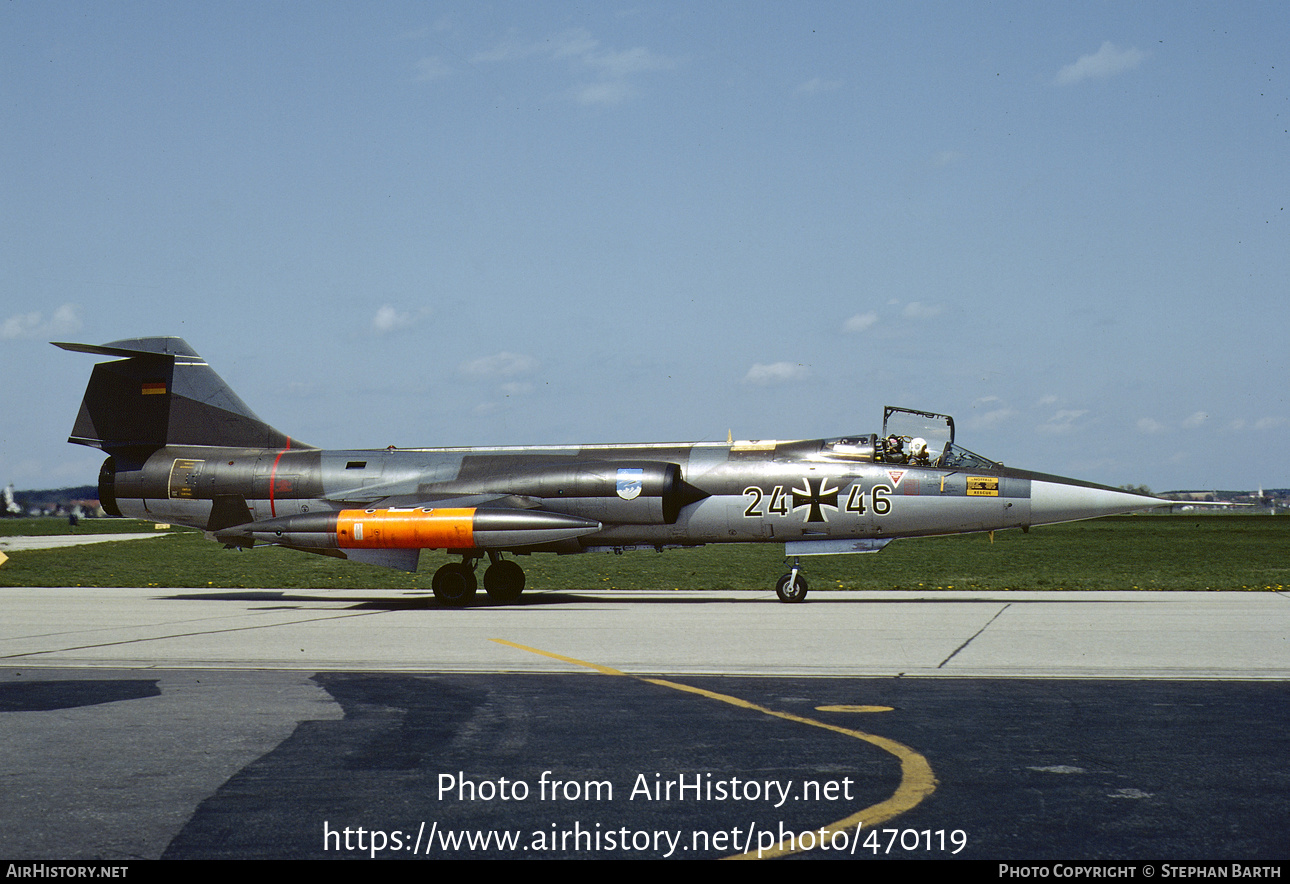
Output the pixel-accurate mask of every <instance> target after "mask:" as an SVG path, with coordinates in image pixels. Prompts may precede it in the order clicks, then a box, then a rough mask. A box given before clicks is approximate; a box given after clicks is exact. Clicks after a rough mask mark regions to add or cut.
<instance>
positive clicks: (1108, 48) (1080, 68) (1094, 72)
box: [1057, 41, 1147, 86]
mask: <svg viewBox="0 0 1290 884" xmlns="http://www.w3.org/2000/svg"><path fill="white" fill-rule="evenodd" d="M1146 57H1147V54H1146V53H1145V52H1143V51H1142V50H1141V49H1133V48H1130V49H1121V48H1120V47H1118V46H1116V45H1115V44H1114V43H1111V42H1110V41H1107V42H1106V43H1103V44H1102V48H1101V49H1099V50H1098V51H1097V52H1094V53H1093V54H1092V55H1081V56H1080V57H1079V59H1078V60H1077V61H1075V62H1074V63H1073V64H1068V65H1066V67H1064V68H1062V69H1061V70H1060V71H1058V72H1057V83H1058V85H1061V86H1070V85H1073V84H1075V83H1079V82H1082V81H1084V80H1090V79H1105V78H1107V77H1114V76H1115V75H1116V74H1122V73H1124V72H1125V71H1128V70H1132V69H1133V68H1136V67H1137V66H1138V65H1140V64H1141V63H1142V60H1143V59H1145V58H1146Z"/></svg>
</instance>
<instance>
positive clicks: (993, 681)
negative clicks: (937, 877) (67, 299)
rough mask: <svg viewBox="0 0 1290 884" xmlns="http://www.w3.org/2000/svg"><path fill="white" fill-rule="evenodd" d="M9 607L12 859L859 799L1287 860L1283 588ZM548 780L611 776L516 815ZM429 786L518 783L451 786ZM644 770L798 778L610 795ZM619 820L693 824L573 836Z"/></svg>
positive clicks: (6, 800) (756, 812)
mask: <svg viewBox="0 0 1290 884" xmlns="http://www.w3.org/2000/svg"><path fill="white" fill-rule="evenodd" d="M482 598H483V596H482V594H481V599H482ZM0 610H3V611H4V612H5V616H4V617H3V618H2V619H0V770H3V771H4V778H5V788H4V789H3V790H0V856H3V857H6V858H46V859H52V858H94V857H101V858H125V857H144V858H148V857H161V856H167V857H176V858H184V857H304V858H308V857H314V858H325V857H328V856H339V855H346V856H355V855H367V854H368V853H370V852H372V851H371V848H372V844H371V842H370V841H369V842H367V844H366V847H365V848H364V849H362V850H359V849H358V848H357V836H355V843H354V844H353V845H350V846H351V847H352V848H353V849H349V850H347V849H345V846H344V845H343V844H342V841H343V839H341V838H339V837H338V838H337V839H336V840H335V841H328V840H327V837H326V833H327V832H328V831H335V830H337V827H338V826H339V827H340V828H344V827H350V828H356V827H361V828H363V829H364V830H365V831H367V832H368V834H369V835H370V834H371V833H373V832H376V831H381V832H384V833H386V834H387V836H388V835H390V834H392V833H394V832H399V833H400V834H401V835H403V836H406V839H407V840H403V841H401V842H400V844H401V845H402V846H401V848H400V849H401V850H402V851H404V852H402V853H400V852H398V851H395V850H394V849H393V848H392V847H391V846H390V842H388V841H387V842H386V844H385V845H383V849H382V850H381V851H379V852H378V854H379V855H382V856H391V855H397V856H409V855H418V856H420V855H433V856H479V857H488V856H606V857H610V856H618V857H621V856H630V855H638V856H667V855H671V856H691V857H694V856H724V855H731V854H734V853H741V852H744V851H743V848H745V847H751V846H754V842H753V841H751V840H747V839H748V838H749V837H750V836H751V833H752V832H753V831H757V832H758V833H759V835H760V834H761V833H764V832H765V831H767V830H768V828H773V827H774V826H775V825H779V826H781V827H785V826H786V827H787V828H788V830H791V831H798V830H803V831H804V830H806V829H810V828H813V827H814V828H818V827H820V826H824V825H827V824H835V823H840V822H843V821H846V820H848V819H851V818H852V817H853V816H855V815H856V814H865V815H866V816H867V818H866V819H865V820H864V822H865V825H866V826H869V827H873V826H875V825H882V826H886V827H895V831H897V832H898V833H900V837H903V838H904V839H905V842H906V843H905V846H904V847H898V848H897V855H902V856H909V857H911V858H914V857H939V856H946V855H954V856H963V857H973V858H990V859H1000V858H1028V859H1034V858H1042V857H1051V858H1055V859H1073V858H1094V857H1110V858H1146V857H1150V858H1210V859H1219V858H1222V859H1275V858H1281V859H1284V858H1287V856H1290V847H1288V846H1287V845H1290V839H1288V838H1287V837H1286V830H1285V825H1284V822H1283V821H1284V820H1285V819H1287V818H1290V814H1287V811H1290V774H1288V773H1287V771H1286V766H1285V765H1284V763H1283V761H1282V759H1284V758H1285V757H1286V755H1287V752H1290V702H1287V700H1290V598H1288V597H1286V595H1284V594H1275V593H1249V594H1244V593H1241V594H1237V593H1059V592H1055V593H1029V592H1015V593H1014V592H1007V593H974V592H931V593H920V594H912V593H823V592H821V593H815V594H813V595H812V596H811V597H810V599H809V600H808V602H807V603H806V604H803V605H782V604H780V603H779V602H778V601H776V600H775V597H774V595H773V594H771V593H687V592H671V593H621V592H567V593H547V594H536V595H533V596H526V597H525V598H524V599H523V603H521V604H519V605H515V606H492V605H489V604H488V603H487V602H486V601H484V602H483V603H482V604H481V605H480V606H478V607H474V608H466V609H444V608H439V607H437V606H436V605H435V604H434V602H433V601H432V600H430V599H429V598H427V596H426V595H424V594H421V593H413V592H388V591H380V592H370V593H368V592H351V591H345V592H325V591H299V590H288V591H278V590H211V591H203V590H196V589H168V588H146V589H79V588H68V589H58V588H54V589H0ZM893 741H894V742H893ZM902 752H906V753H908V755H902V754H901V753H902ZM920 759H921V760H920ZM920 764H921V765H924V766H925V767H926V771H924V773H923V774H921V775H920V774H918V770H919V769H920V768H919V765H920ZM547 771H553V772H554V774H553V775H554V776H556V777H558V778H561V779H562V780H563V781H565V782H569V783H578V784H580V786H581V785H585V784H589V783H592V782H596V783H608V784H610V788H611V789H613V790H614V791H613V794H612V795H607V794H605V793H603V792H599V793H598V794H597V795H596V796H595V798H596V800H594V801H593V800H590V799H589V798H588V797H587V796H585V795H582V794H579V796H578V797H577V800H565V799H567V798H568V795H567V794H566V795H565V796H564V797H562V799H561V800H558V801H552V800H543V799H539V798H538V797H537V790H538V789H539V783H541V782H542V777H543V775H544V773H545V772H547ZM445 775H450V776H452V777H457V778H458V780H469V781H471V783H472V788H474V786H476V785H480V784H483V783H484V782H485V781H488V782H491V783H492V784H493V787H494V788H496V784H497V782H498V781H499V780H502V779H506V780H508V781H509V782H510V783H511V784H515V783H517V782H523V783H525V784H526V786H527V787H529V788H531V790H532V794H531V795H530V796H529V797H528V798H527V799H526V800H509V801H504V800H500V799H496V798H494V799H487V800H486V799H485V798H483V797H482V793H480V792H472V793H469V794H467V793H452V792H450V793H449V794H448V795H447V797H445V796H444V795H443V792H442V786H443V782H444V781H443V779H442V778H443V777H444V776H445ZM642 776H644V777H645V783H646V785H650V784H654V783H660V784H662V783H666V782H668V781H673V782H675V781H677V780H682V781H684V778H685V777H695V778H698V779H697V780H695V781H696V782H702V783H712V782H717V783H727V784H729V783H730V782H731V781H732V780H737V781H739V782H740V783H745V784H746V783H748V782H751V781H757V782H759V783H764V784H767V787H766V788H767V790H768V792H769V788H770V787H769V784H770V783H778V784H780V786H781V787H783V788H788V789H790V790H792V789H796V790H797V791H795V792H793V791H790V792H789V793H786V794H787V795H788V797H786V798H785V799H784V800H782V801H778V802H777V801H776V800H767V798H766V796H765V795H760V794H759V795H757V796H756V797H755V798H754V797H750V796H749V795H748V794H746V793H741V794H740V796H739V797H738V798H727V799H725V800H704V799H702V798H698V799H695V798H694V796H693V795H692V794H691V793H684V794H681V795H680V797H677V796H673V797H672V798H671V799H669V800H653V799H650V798H647V797H645V796H642V795H640V794H636V795H635V797H629V796H632V794H633V792H634V791H635V790H637V789H638V787H639V786H640V785H641V780H640V777H642ZM920 776H921V779H920ZM844 781H847V782H846V783H845V790H846V795H847V797H846V798H844V797H843V795H842V792H843V790H844ZM808 782H814V783H817V784H818V786H819V788H820V789H822V790H823V791H822V792H821V793H819V794H815V795H813V796H809V797H808V796H807V795H806V794H805V791H804V790H805V784H807V783H808ZM829 784H833V797H829ZM600 788H602V789H603V788H604V787H600ZM899 796H904V797H903V798H900V800H897V798H899ZM910 796H913V797H912V798H910ZM905 799H909V800H908V801H906V803H905V804H901V801H902V800H905ZM893 802H894V803H893ZM897 805H899V806H897ZM893 808H895V810H893ZM889 812H890V814H889V815H887V816H884V814H888V813H889ZM422 823H424V824H425V826H421V824H422ZM431 826H433V827H436V828H435V831H437V832H438V836H439V838H440V841H439V842H438V844H437V846H435V847H434V848H433V849H426V850H425V851H422V850H421V849H420V848H419V847H418V848H417V849H416V850H411V848H410V846H409V845H411V843H412V841H411V833H412V832H414V831H419V832H421V833H422V834H424V832H425V831H427V829H426V827H431ZM328 827H331V828H330V829H329V828H328ZM438 827H442V828H438ZM579 827H581V829H579ZM611 830H613V831H615V832H627V831H629V830H630V831H631V832H632V833H633V835H634V834H635V833H637V832H647V831H648V832H652V833H656V834H657V833H659V832H663V831H667V832H670V833H672V834H674V835H675V836H676V837H677V838H678V839H682V840H681V841H677V842H675V845H676V846H675V848H674V849H673V850H672V851H671V852H670V853H669V851H668V844H667V842H666V840H664V842H663V843H661V844H659V843H657V842H656V843H654V844H652V845H649V846H648V847H646V848H643V849H636V847H635V845H633V847H632V849H630V850H624V849H623V848H622V847H621V845H618V844H617V840H621V838H622V837H626V836H622V835H620V836H619V837H618V839H617V840H615V844H614V845H613V846H612V847H611V846H610V845H609V842H608V841H606V840H604V839H600V840H593V839H592V838H591V837H590V835H588V837H587V838H586V839H584V840H579V831H581V832H582V833H583V834H586V833H600V834H603V833H607V832H609V831H611ZM843 830H846V831H850V832H852V833H853V834H854V832H856V831H861V830H854V829H847V828H846V827H843ZM445 831H450V832H454V833H457V832H466V831H469V832H475V833H483V832H491V833H493V834H494V836H496V837H497V838H500V837H501V835H502V834H503V833H507V832H512V831H513V832H516V833H521V834H522V835H523V837H524V838H526V839H531V838H532V837H533V836H534V834H535V833H542V835H543V836H544V837H545V836H546V835H547V834H550V835H551V836H552V837H551V843H550V844H547V843H546V842H545V841H544V842H542V843H537V842H533V841H531V840H525V841H522V842H519V843H518V844H508V845H503V844H502V842H501V841H500V840H498V841H495V842H492V843H489V844H487V845H484V846H479V847H477V849H474V850H470V849H467V848H466V847H464V846H462V845H458V846H456V847H454V846H453V845H452V843H451V842H446V843H445V842H444V841H443V840H442V839H443V836H444V832H445ZM733 831H739V832H741V833H743V835H744V836H745V840H744V841H743V842H739V841H738V839H737V838H734V837H732V836H729V835H727V836H725V840H722V841H720V843H719V844H718V842H716V841H713V840H712V839H713V838H714V836H716V835H717V833H730V832H733ZM864 831H867V830H864ZM922 831H928V832H937V831H940V832H943V833H944V834H945V837H946V838H952V836H953V833H955V832H959V833H962V838H963V840H964V842H965V844H966V846H964V847H963V849H962V850H960V851H959V852H957V853H955V852H953V848H954V847H955V846H956V843H955V842H954V841H953V840H951V841H949V842H946V843H949V844H950V846H949V847H948V848H945V847H942V846H940V844H939V843H937V844H932V843H930V841H929V842H928V843H926V844H924V843H922V841H920V837H921V836H918V835H917V834H914V833H916V832H922ZM556 836H565V838H564V841H563V842H560V841H559V839H558V838H557V837H556ZM929 837H931V836H929ZM923 840H926V839H923ZM932 840H935V839H934V838H932ZM854 846H855V843H854V841H853V842H852V847H853V850H852V851H851V852H850V853H848V854H847V855H855V856H866V855H871V854H872V852H873V851H872V850H870V849H868V848H866V849H862V850H859V851H855V850H854ZM682 848H684V849H682ZM409 850H411V852H410V853H409V852H408V851H409ZM805 855H809V856H830V854H829V853H828V852H827V851H819V850H814V851H809V852H808V853H807V854H805ZM838 855H839V854H838V853H836V852H834V853H833V854H832V856H835V857H836V856H838ZM881 855H890V854H889V853H887V852H884V853H882V854H881Z"/></svg>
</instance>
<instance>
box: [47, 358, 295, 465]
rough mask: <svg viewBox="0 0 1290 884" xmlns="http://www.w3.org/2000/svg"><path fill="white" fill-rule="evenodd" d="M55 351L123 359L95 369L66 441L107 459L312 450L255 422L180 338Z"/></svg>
mask: <svg viewBox="0 0 1290 884" xmlns="http://www.w3.org/2000/svg"><path fill="white" fill-rule="evenodd" d="M54 346H55V347H61V348H63V349H64V350H72V351H74V352H77V353H94V354H96V355H100V356H117V357H121V358H120V359H118V360H116V361H114V362H100V363H99V364H98V365H96V366H94V373H93V374H92V375H90V383H89V386H88V387H86V389H85V398H84V399H83V400H81V410H80V413H79V414H77V416H76V425H75V426H74V427H73V428H72V435H71V436H70V437H69V438H68V440H67V441H68V442H75V443H77V444H79V445H89V446H92V447H94V448H101V449H103V450H104V451H107V452H108V453H113V452H115V451H130V450H132V451H140V450H150V449H157V448H160V447H162V446H164V445H220V446H228V447H234V448H309V447H310V446H308V445H302V444H300V443H299V442H293V441H292V439H291V437H290V436H287V435H286V434H284V433H281V432H279V431H277V430H275V429H274V428H273V427H271V426H269V425H268V424H266V423H265V422H264V421H262V420H260V419H259V418H258V417H257V416H256V415H255V412H253V411H251V409H249V408H247V406H246V403H244V402H243V401H242V400H241V399H239V398H238V396H237V394H236V393H234V392H233V391H232V390H231V389H229V387H228V384H226V383H224V381H223V379H222V378H220V376H219V375H217V374H216V373H215V372H214V371H212V370H211V368H210V366H209V365H207V364H206V360H204V359H202V358H201V357H200V356H198V355H197V352H196V351H194V350H193V348H192V347H190V346H188V344H187V342H185V341H184V340H183V339H182V338H131V339H129V340H124V341H113V342H112V343H110V344H103V345H102V346H97V345H94V344H69V343H60V342H57V341H55V342H54Z"/></svg>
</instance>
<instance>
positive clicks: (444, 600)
mask: <svg viewBox="0 0 1290 884" xmlns="http://www.w3.org/2000/svg"><path fill="white" fill-rule="evenodd" d="M478 587H479V584H478V583H477V582H476V580H475V572H474V571H472V570H471V569H470V568H469V567H467V566H466V565H464V564H460V563H458V562H449V563H448V564H446V565H444V566H443V567H442V568H440V569H439V570H438V571H435V572H434V578H433V579H432V580H431V581H430V588H431V589H433V590H434V597H435V598H436V599H438V600H439V604H441V605H447V606H448V607H450V608H460V607H461V606H462V605H468V604H470V602H471V600H472V599H474V598H475V590H476V589H478Z"/></svg>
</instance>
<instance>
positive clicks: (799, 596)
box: [775, 573, 806, 605]
mask: <svg viewBox="0 0 1290 884" xmlns="http://www.w3.org/2000/svg"><path fill="white" fill-rule="evenodd" d="M775 595H777V596H779V600H780V601H781V602H785V603H786V604H790V605H792V604H796V603H797V602H800V601H802V600H803V599H805V598H806V578H805V577H803V576H802V575H801V574H798V575H797V580H796V581H794V580H793V575H792V574H791V573H790V574H785V575H784V576H783V577H781V578H779V583H776V584H775Z"/></svg>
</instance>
